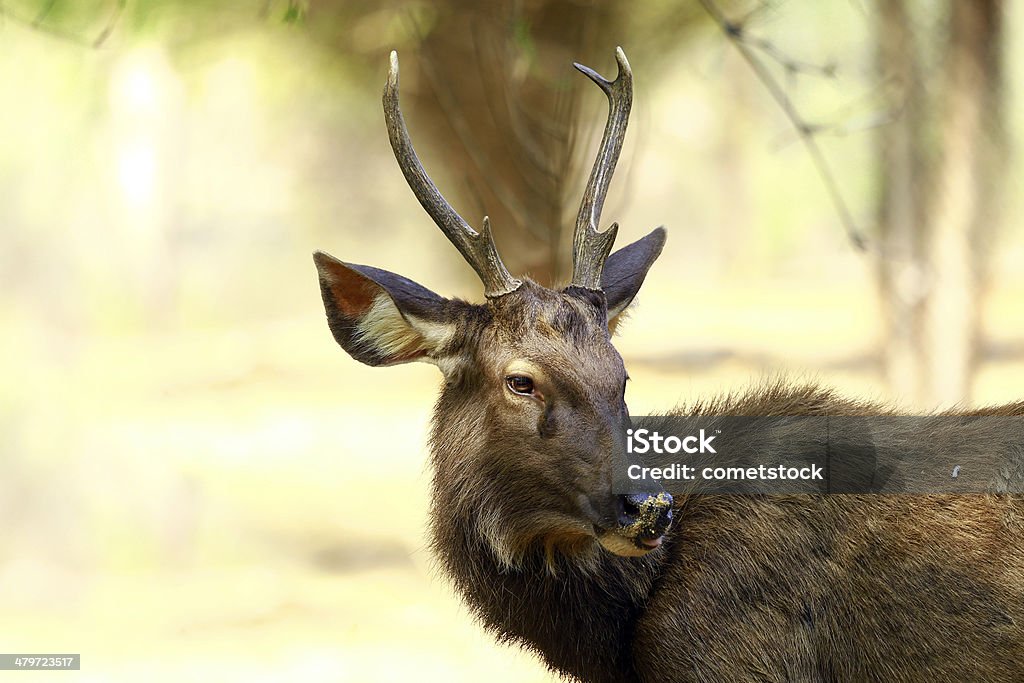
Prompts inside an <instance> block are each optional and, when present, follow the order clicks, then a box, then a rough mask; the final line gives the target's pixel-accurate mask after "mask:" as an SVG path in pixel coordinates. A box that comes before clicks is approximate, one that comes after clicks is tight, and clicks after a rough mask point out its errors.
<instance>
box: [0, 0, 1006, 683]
mask: <svg viewBox="0 0 1024 683" xmlns="http://www.w3.org/2000/svg"><path fill="white" fill-rule="evenodd" d="M1022 31H1024V13H1022V12H1021V9H1020V5H1018V4H1011V3H1006V2H1003V1H1002V0H972V1H971V2H963V1H958V0H828V1H826V2H798V1H797V0H788V1H784V0H776V1H770V2H759V1H757V0H750V1H741V0H721V1H720V2H712V1H711V0H672V1H668V0H652V1H650V2H643V3H637V2H625V1H624V0H614V1H608V2H596V1H595V2H588V1H587V0H495V1H494V2H473V1H471V0H443V1H441V2H422V1H416V0H391V1H386V2H364V1H362V0H248V1H246V0H210V1H209V2H204V3H191V2H184V1H182V0H74V1H72V0H5V1H4V2H2V4H0V112H2V120H3V123H4V128H5V134H4V135H3V136H0V226H2V229H0V372H2V376H3V377H4V380H5V381H4V382H3V383H2V384H0V426H3V427H4V434H5V438H4V440H3V441H2V442H0V466H2V469H0V475H2V476H0V525H2V528H3V529H4V530H5V537H6V542H5V543H4V544H3V545H2V546H0V605H3V607H2V608H0V634H2V636H3V643H4V645H3V647H2V648H0V649H3V650H4V651H7V652H19V651H20V652H80V653H82V654H83V658H82V671H81V672H80V675H78V677H79V678H81V679H83V680H137V679H140V678H144V679H146V680H164V679H166V680H175V681H176V680H181V679H187V680H216V681H224V680H247V681H248V680H273V681H278V680H282V681H283V680H332V681H333V680H338V681H348V680H359V681H387V680H396V681H397V680H403V681H404V680H410V679H415V680H446V681H461V680H465V681H469V680H476V679H478V678H480V677H481V676H486V677H487V678H488V679H489V680H495V681H501V680H508V681H524V680H548V678H547V674H546V673H545V671H544V670H543V667H541V666H540V664H538V663H537V662H536V661H535V660H534V659H533V658H532V657H531V656H529V655H527V654H524V653H521V652H518V651H517V650H514V649H510V648H506V647H499V646H497V645H494V644H492V643H491V641H490V639H489V637H488V636H486V635H485V634H483V633H481V632H480V631H479V629H478V628H477V627H476V626H475V625H474V624H473V623H472V621H471V620H470V618H469V617H468V615H467V614H466V613H465V611H464V609H463V608H461V606H459V604H458V602H457V600H456V599H455V598H454V596H452V594H451V592H450V590H449V589H448V587H447V586H445V585H444V583H443V581H441V580H439V579H438V578H437V577H436V576H435V575H434V573H433V570H432V568H431V560H430V557H429V554H428V553H427V550H426V541H425V537H424V522H425V514H426V513H425V510H426V505H427V501H426V494H427V488H428V484H429V471H428V469H427V466H426V455H425V454H426V450H425V434H426V424H427V420H428V419H429V409H430V405H431V402H432V400H433V396H434V394H435V392H436V388H437V385H438V381H439V377H438V376H437V374H436V370H435V369H433V368H430V367H426V366H424V367H419V366H415V367H414V366H401V367H399V368H392V369H383V370H382V369H372V368H367V367H363V366H360V365H358V364H357V363H355V362H354V361H352V360H351V359H350V358H348V357H347V356H346V355H345V354H344V353H343V352H342V351H341V350H340V349H338V348H337V346H336V345H335V344H334V342H333V340H332V339H331V336H330V333H329V332H328V330H327V327H326V325H325V324H324V320H323V311H322V307H321V304H320V296H319V291H318V287H317V282H316V277H315V272H314V269H313V265H312V262H311V259H310V254H311V252H312V251H313V250H315V249H323V250H325V251H328V252H331V253H332V254H334V255H336V256H338V257H340V258H343V259H345V260H347V261H353V262H357V263H369V264H372V265H375V266H378V267H382V268H386V269H388V270H392V271H395V272H398V273H401V274H402V275H405V276H407V277H410V278H412V279H414V280H416V281H418V282H420V283H421V284H423V285H424V286H427V287H429V288H430V289H433V290H434V291H437V292H439V293H441V294H444V295H446V296H460V297H462V298H466V299H470V300H480V298H481V292H480V290H479V283H478V281H477V280H476V278H475V276H474V275H473V273H472V271H471V270H470V269H469V268H468V267H467V266H466V265H465V263H464V262H463V261H462V259H461V257H460V256H459V255H458V253H457V252H456V251H455V250H454V249H452V248H451V246H450V245H449V244H448V242H447V241H446V240H445V239H444V237H443V236H442V235H441V233H440V231H439V230H437V229H436V228H435V227H434V226H433V224H432V223H431V222H430V220H429V218H427V217H426V215H425V214H423V212H422V210H421V209H420V207H419V205H418V204H417V202H416V200H415V199H414V198H413V196H412V193H411V192H410V191H409V190H408V188H407V187H406V186H405V183H404V179H403V178H402V175H401V173H400V171H399V169H398V167H397V165H396V163H395V161H394V158H393V157H392V155H391V150H390V147H389V145H388V140H387V134H386V131H385V129H384V123H383V116H382V113H381V105H380V93H381V89H382V87H383V84H384V76H385V70H386V65H387V55H388V53H389V51H390V50H392V49H396V50H398V52H399V54H400V55H401V60H402V97H403V100H402V101H403V108H404V110H405V115H406V119H407V121H408V124H409V128H410V132H411V135H412V138H413V141H414V143H415V144H416V145H417V149H418V151H419V153H420V156H421V157H422V159H423V162H424V165H425V166H426V168H427V170H428V171H429V172H430V174H431V175H432V176H433V178H434V180H435V181H436V182H437V183H438V185H439V187H440V188H441V190H442V192H444V193H445V195H446V196H447V198H448V199H449V200H450V201H451V202H452V203H453V204H454V205H455V207H456V208H457V209H458V210H459V211H460V213H462V214H463V215H464V216H465V217H466V219H467V220H469V221H470V223H472V224H474V225H479V224H480V220H481V219H482V217H483V216H484V215H485V214H486V215H489V216H490V218H491V224H492V226H493V229H494V233H495V238H496V241H497V242H498V245H499V248H500V249H501V252H502V255H503V257H504V259H505V262H506V264H507V265H508V266H509V268H510V270H512V271H513V273H528V274H530V275H531V276H532V277H534V278H535V279H536V280H538V281H540V282H542V283H545V284H554V283H558V282H562V281H564V280H565V279H566V278H567V276H568V273H567V269H568V266H569V262H570V249H569V244H570V242H571V226H572V221H573V217H574V215H575V212H576V210H577V207H578V203H579V199H580V194H581V192H582V188H583V185H584V184H585V182H586V176H587V174H588V173H589V170H590V164H591V163H592V161H593V156H594V154H595V151H596V145H597V140H598V139H599V135H600V132H601V129H602V127H603V125H604V121H605V116H606V104H605V100H604V98H603V96H602V95H601V93H600V92H599V91H598V89H597V88H595V87H593V85H592V84H590V83H589V82H588V81H587V80H586V79H585V78H584V77H583V76H581V75H580V74H579V73H578V72H576V71H575V70H574V69H572V67H571V63H572V62H573V61H577V62H581V63H583V64H586V65H588V66H591V67H593V68H594V69H596V70H597V71H599V72H601V73H603V74H605V75H606V76H614V69H615V63H614V48H615V46H616V45H621V46H622V47H623V48H624V50H625V51H626V54H627V55H628V57H629V60H630V63H631V65H632V68H633V72H634V75H635V80H636V86H635V99H634V107H633V115H632V119H631V125H630V130H629V133H628V135H627V138H626V146H625V150H624V152H623V155H622V159H621V160H620V163H619V168H618V172H617V174H616V178H615V180H614V182H613V184H612V190H611V194H610V197H609V201H608V203H607V205H606V208H605V211H604V216H605V219H604V220H605V223H606V225H605V226H602V227H607V224H610V223H611V222H612V221H617V222H619V223H620V226H621V227H620V232H619V235H620V237H619V239H620V244H626V243H628V242H630V241H632V240H634V239H636V238H638V237H640V236H641V235H643V234H646V232H647V231H649V230H650V229H651V228H652V227H654V226H656V225H659V224H664V225H666V226H667V228H668V231H669V241H668V245H667V247H666V250H665V253H664V255H663V256H662V258H661V260H660V261H659V262H658V264H656V265H655V267H654V268H653V269H652V271H651V275H650V276H649V278H648V281H647V283H646V285H645V287H644V289H643V290H642V292H641V295H640V297H639V299H638V301H639V305H638V306H637V309H636V312H635V313H634V314H633V316H632V319H631V320H630V321H629V322H628V324H627V325H624V326H622V328H620V331H619V339H618V346H619V348H620V350H621V351H622V353H623V356H624V358H625V361H626V364H627V367H629V368H630V374H631V376H632V378H633V380H634V381H633V382H631V383H630V389H629V392H630V394H629V396H628V402H629V405H630V406H631V408H632V409H633V410H634V411H635V412H636V413H638V414H645V413H649V412H655V411H658V410H661V409H665V408H668V407H671V406H673V405H676V404H677V403H686V402H688V401H692V400H693V399H695V398H696V397H698V396H701V395H706V394H708V393H716V392H722V391H730V390H738V389H741V388H743V387H744V386H746V385H748V384H749V383H751V382H754V381H757V380H758V378H761V377H763V376H765V375H771V374H780V373H784V374H787V375H790V376H793V377H795V378H801V379H806V378H813V379H816V380H818V381H821V382H823V383H826V384H830V385H833V386H836V387H837V388H839V389H840V390H841V391H843V392H845V393H847V394H850V395H854V396H862V397H868V398H878V399H882V400H889V401H894V402H897V403H899V404H900V405H902V406H904V407H905V408H906V409H908V410H911V411H928V410H933V409H936V408H942V407H948V406H952V405H955V404H958V403H962V404H967V405H974V404H986V403H996V402H1003V401H1008V400H1016V399H1020V398H1022V395H1024V391H1022V387H1024V305H1022V304H1021V295H1022V293H1024V268H1021V263H1022V262H1024V231H1022V230H1021V226H1020V225H1019V223H1018V220H1017V216H1018V215H1020V214H1021V209H1022V207H1021V205H1020V204H1021V196H1020V193H1017V192H1015V191H1014V189H1015V188H1016V187H1017V186H1018V184H1019V182H1020V176H1021V172H1022V165H1021V162H1020V155H1019V154H1018V150H1019V149H1020V145H1021V134H1022V131H1024V109H1022V106H1021V93H1020V90H1019V88H1018V86H1017V85H1016V84H1017V83H1020V82H1022V76H1024V74H1022V73H1021V65H1024V48H1022V46H1021V41H1020V40H1019V37H1020V36H1021V35H1022ZM382 493H383V494H386V495H382ZM383 505H387V506H388V509H387V510H384V511H381V506H383ZM380 512H384V513H386V514H379V513H380ZM380 520H386V522H387V524H386V525H382V524H381V522H380ZM62 675H64V676H66V674H62ZM40 677H42V678H44V679H45V678H46V676H45V675H41V676H40ZM54 678H56V675H55V676H54Z"/></svg>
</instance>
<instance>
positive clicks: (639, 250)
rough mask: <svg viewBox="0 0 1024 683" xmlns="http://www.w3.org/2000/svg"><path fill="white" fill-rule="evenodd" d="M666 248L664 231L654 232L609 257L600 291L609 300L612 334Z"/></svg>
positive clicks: (609, 322) (658, 229) (657, 230)
mask: <svg viewBox="0 0 1024 683" xmlns="http://www.w3.org/2000/svg"><path fill="white" fill-rule="evenodd" d="M664 246H665V228H655V229H654V230H652V231H651V232H650V234H649V235H647V236H646V237H641V238H640V239H638V240H637V241H636V242H633V243H632V244H630V245H629V246H625V247H623V248H622V249H619V250H618V251H616V252H615V253H613V254H612V255H611V256H609V257H608V260H607V261H606V262H605V264H604V272H603V273H602V274H601V289H603V290H604V295H605V298H606V299H607V300H608V326H609V327H610V328H612V329H613V330H614V329H615V324H616V322H617V318H618V316H619V315H620V314H621V313H622V312H623V311H625V310H626V308H627V307H628V306H629V304H630V303H631V302H632V301H633V297H635V296H636V293H637V292H638V291H640V285H642V284H643V283H644V278H645V277H647V271H648V270H649V269H650V267H651V264H653V263H654V261H655V259H657V258H658V256H660V255H661V250H662V248H663V247H664Z"/></svg>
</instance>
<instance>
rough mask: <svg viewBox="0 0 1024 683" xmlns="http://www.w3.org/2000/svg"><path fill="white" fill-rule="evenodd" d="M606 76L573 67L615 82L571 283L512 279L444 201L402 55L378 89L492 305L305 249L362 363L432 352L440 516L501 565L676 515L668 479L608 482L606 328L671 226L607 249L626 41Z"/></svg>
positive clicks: (424, 192) (618, 435)
mask: <svg viewBox="0 0 1024 683" xmlns="http://www.w3.org/2000/svg"><path fill="white" fill-rule="evenodd" d="M616 59H617V62H618V76H617V77H616V79H615V80H614V81H608V80H606V79H604V78H603V77H601V76H600V75H599V74H597V73H596V72H595V71H593V70H591V69H589V68H587V67H584V66H581V65H579V64H577V65H575V66H576V68H577V69H579V70H580V71H582V72H583V73H584V74H586V75H587V76H588V77H589V78H590V79H591V80H592V81H594V82H595V83H596V84H597V85H598V86H599V87H600V88H601V89H602V90H603V91H604V93H605V94H606V95H607V96H608V101H609V116H608V122H607V125H606V127H605V130H604V135H603V137H602V140H601V146H600V151H599V152H598V156H597V161H596V162H595V164H594V168H593V171H592V172H591V174H590V178H589V181H588V183H587V188H586V191H585V193H584V196H583V201H582V203H581V206H580V210H579V214H578V217H577V220H576V229H575V234H574V239H573V276H572V283H571V284H569V285H568V286H566V287H565V288H563V289H548V288H546V287H542V286H540V285H538V284H536V283H534V282H532V281H531V280H529V279H527V278H523V279H518V278H515V277H513V276H512V275H511V274H510V273H509V272H508V270H507V269H506V268H505V266H504V264H503V263H502V261H501V258H500V257H499V256H498V250H497V248H496V247H495V244H494V239H493V237H492V235H491V229H490V224H489V222H488V219H487V218H486V217H485V218H484V219H483V223H482V228H481V229H480V231H479V232H478V231H476V230H474V229H473V228H471V227H470V226H469V224H468V223H467V222H466V221H465V220H464V219H463V218H462V217H461V216H460V215H459V214H458V213H457V212H456V211H455V209H453V208H452V206H451V205H450V204H449V203H448V202H447V201H446V200H445V199H444V197H443V196H442V195H441V193H440V192H439V191H438V189H437V187H436V186H435V185H434V183H433V182H432V181H431V179H430V177H429V176H428V175H427V173H426V171H425V170H424V169H423V166H422V164H421V163H420V160H419V158H418V157H417V155H416V152H415V151H414V150H413V146H412V142H411V141H410V139H409V133H408V131H407V129H406V125H405V120H404V118H403V116H402V112H401V109H400V107H399V100H398V57H397V55H396V54H395V53H394V52H392V53H391V68H390V71H389V73H388V80H387V85H386V87H385V88H384V116H385V120H386V122H387V128H388V134H389V136H390V139H391V146H392V148H393V149H394V152H395V157H396V159H397V160H398V164H399V166H400V167H401V169H402V172H403V174H404V175H405V178H406V180H407V182H408V184H409V186H410V187H411V188H412V191H413V193H414V194H415V195H416V198H417V199H418V200H419V202H420V204H421V205H422V206H423V208H424V209H425V210H426V212H427V214H428V215H429V216H430V217H431V218H432V219H433V220H434V222H435V223H436V224H437V226H438V227H439V228H440V229H441V231H442V232H444V234H445V235H446V236H447V237H448V239H449V240H450V241H451V242H452V244H453V245H455V248H456V249H458V250H459V252H460V253H461V254H462V256H463V257H464V258H465V259H466V261H467V262H468V263H469V264H470V265H471V266H472V267H473V269H474V270H475V271H476V273H477V274H478V275H479V277H480V280H481V281H482V282H483V285H484V296H485V298H486V303H484V304H470V303H466V302H463V301H459V300H456V299H446V298H444V297H441V296H439V295H437V294H435V293H434V292H432V291H430V290H428V289H426V288H424V287H422V286H421V285H419V284H417V283H415V282H413V281H411V280H408V279H406V278H404V277H402V276H400V275H396V274H394V273H390V272H388V271H385V270H380V269H378V268H373V267H371V266H362V265H356V264H352V263H345V262H342V261H339V260H337V259H335V258H334V257H332V256H329V255H328V254H325V253H323V252H317V253H316V254H315V255H314V261H315V263H316V267H317V270H318V272H319V277H320V288H321V293H322V295H323V301H324V307H325V309H326V312H327V321H328V324H329V326H330V329H331V332H332V333H333V334H334V338H335V339H336V340H337V342H338V343H339V344H340V345H341V346H342V347H343V348H344V349H345V350H346V351H347V352H348V353H349V354H350V355H351V356H352V357H353V358H355V359H356V360H358V361H361V362H363V363H366V364H368V365H394V364H398V363H407V362H410V361H424V362H428V363H433V364H434V365H436V366H437V367H438V368H440V370H441V372H442V373H443V374H444V386H443V389H442V390H441V396H440V399H439V400H438V403H437V406H436V408H435V413H434V426H433V435H432V451H433V460H434V463H433V464H434V468H435V480H434V510H435V518H436V517H438V516H443V517H445V518H457V519H460V520H465V523H466V524H469V525H471V526H473V528H474V530H475V532H476V533H477V535H478V537H479V538H482V539H484V540H485V541H486V543H487V544H488V545H489V546H490V548H491V550H493V551H494V553H495V555H496V557H498V558H499V559H500V560H501V561H503V562H506V563H509V564H511V563H514V562H515V561H516V559H517V558H519V557H521V556H522V554H523V553H524V552H526V551H527V550H528V549H529V548H530V547H532V546H535V545H538V544H539V545H541V546H542V547H544V548H545V549H546V550H547V552H548V555H549V556H550V555H551V553H552V552H553V551H554V550H555V549H558V550H560V551H562V552H566V553H580V552H587V551H588V550H593V549H594V548H596V546H597V544H596V543H595V540H596V541H597V542H599V543H600V545H601V546H603V547H604V548H606V549H607V550H609V551H611V552H612V553H615V554H617V555H627V556H637V555H643V554H646V553H647V552H649V551H650V550H652V549H653V548H656V547H658V545H659V544H660V542H661V538H662V536H663V534H664V532H665V530H666V529H667V527H668V525H669V523H670V520H671V514H672V513H671V497H670V496H668V494H666V493H664V492H661V491H636V492H630V493H627V494H621V492H620V493H619V494H616V493H613V491H612V460H613V456H614V455H616V454H619V455H621V454H622V453H623V452H624V432H625V428H626V427H627V426H628V425H629V415H628V412H627V409H626V404H625V400H624V394H625V386H626V380H627V375H626V370H625V367H624V366H623V362H622V358H621V357H620V356H619V354H618V352H617V351H616V350H615V347H614V346H612V343H611V330H613V329H614V327H615V324H616V320H617V319H618V317H619V316H620V315H621V314H622V313H623V311H624V310H625V309H626V307H627V306H629V304H630V302H631V301H632V300H633V298H634V296H635V295H636V293H637V290H639V288H640V285H641V284H642V283H643V280H644V277H645V276H646V274H647V270H648V269H649V268H650V266H651V264H652V263H653V262H654V260H655V259H656V258H657V257H658V255H659V254H660V253H661V250H662V247H663V246H664V243H665V231H664V229H662V228H657V229H656V230H654V231H653V232H651V233H650V234H649V235H647V236H646V237H644V238H642V239H640V240H638V241H637V242H634V243H633V244H630V245H629V246H627V247H625V248H623V249H620V250H619V251H616V252H615V253H611V249H612V243H613V241H614V239H615V233H616V231H617V225H616V224H613V225H612V226H611V227H610V228H609V229H608V230H606V231H603V232H599V231H598V224H599V222H600V219H601V210H602V207H603V205H604V201H605V197H606V195H607V193H608V186H609V184H610V183H611V179H612V174H613V172H614V169H615V165H616V162H617V161H618V157H619V153H620V151H621V149H622V141H623V138H624V136H625V131H626V123H627V120H628V118H629V110H630V106H631V104H632V81H633V76H632V72H631V71H630V68H629V63H628V62H627V61H626V56H625V54H624V53H623V52H622V50H621V48H620V49H618V50H617V51H616Z"/></svg>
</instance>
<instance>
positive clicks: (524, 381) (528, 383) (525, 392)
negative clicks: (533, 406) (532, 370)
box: [505, 375, 533, 396]
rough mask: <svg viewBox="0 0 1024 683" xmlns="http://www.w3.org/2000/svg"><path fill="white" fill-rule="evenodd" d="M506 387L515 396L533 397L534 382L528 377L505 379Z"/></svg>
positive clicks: (519, 376)
mask: <svg viewBox="0 0 1024 683" xmlns="http://www.w3.org/2000/svg"><path fill="white" fill-rule="evenodd" d="M505 385H506V386H507V387H508V388H509V389H510V390H511V391H512V392H513V393H515V394H520V395H521V396H532V395H533V380H532V379H530V378H529V377H527V376H526V375H509V376H508V377H506V378H505Z"/></svg>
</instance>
